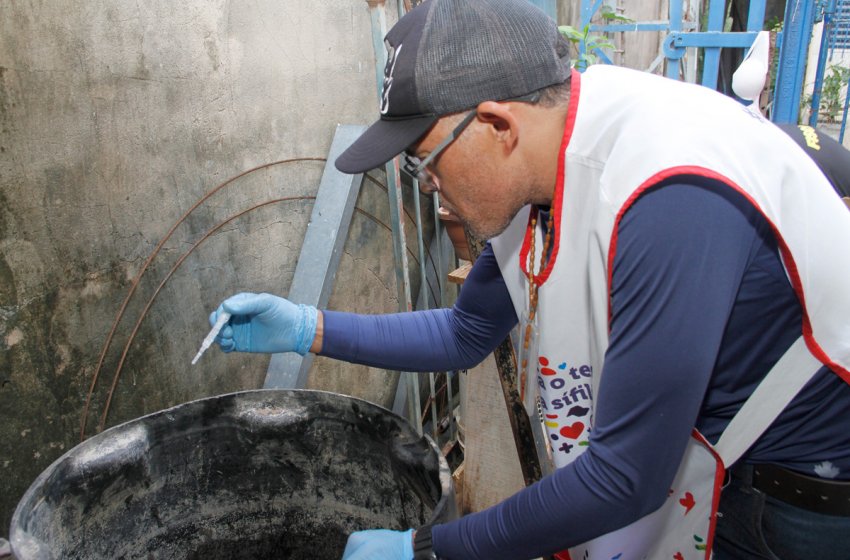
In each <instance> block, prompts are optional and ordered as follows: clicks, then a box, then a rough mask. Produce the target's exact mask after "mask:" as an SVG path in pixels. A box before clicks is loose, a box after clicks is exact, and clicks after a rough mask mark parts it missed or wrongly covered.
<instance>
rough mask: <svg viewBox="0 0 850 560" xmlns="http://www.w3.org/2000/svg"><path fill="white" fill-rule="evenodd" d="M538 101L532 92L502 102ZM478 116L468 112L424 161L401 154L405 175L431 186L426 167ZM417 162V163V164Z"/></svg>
mask: <svg viewBox="0 0 850 560" xmlns="http://www.w3.org/2000/svg"><path fill="white" fill-rule="evenodd" d="M539 100H540V91H533V92H531V93H529V94H526V95H521V96H519V97H512V98H510V99H505V100H503V101H505V102H507V101H520V102H524V103H536V102H537V101H539ZM477 114H478V109H477V108H476V109H472V110H471V111H469V112H468V113H467V114H466V116H464V117H463V120H461V121H460V123H458V125H457V126H456V127H454V129H453V130H452V131H451V132H450V133H449V135H448V136H446V137H445V138H444V139H443V141H442V142H440V143H439V144H437V146H436V147H435V148H434V149H433V150H431V153H430V154H428V155H427V156H425V159H423V160H420V159H419V158H418V157H416V156H414V155H411V154H410V153H408V152H407V150H405V151H403V152H402V153H401V155H402V157H403V158H404V163H403V164H402V166H401V168H402V169H403V170H404V172H405V173H407V174H408V175H410V177H411V178H412V179H413V180H415V181H417V182H419V183H420V184H431V183H433V181H432V180H431V177H433V173H431V172H429V171H428V170H427V167H428V165H430V164H431V162H432V161H434V159H435V158H436V157H437V156H438V155H440V153H441V152H442V151H443V150H445V149H446V148H448V147H449V144H451V143H452V142H454V141H455V140H456V139H457V137H458V136H460V133H461V132H463V131H464V129H466V127H468V126H469V123H471V122H472V119H474V118H475V115H477ZM417 162H418V163H417Z"/></svg>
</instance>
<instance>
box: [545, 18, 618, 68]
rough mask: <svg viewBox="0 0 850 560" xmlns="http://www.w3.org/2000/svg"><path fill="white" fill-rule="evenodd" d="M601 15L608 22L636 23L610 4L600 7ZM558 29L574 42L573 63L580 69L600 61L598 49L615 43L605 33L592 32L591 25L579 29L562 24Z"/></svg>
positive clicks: (608, 47) (612, 45)
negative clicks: (597, 53) (574, 53)
mask: <svg viewBox="0 0 850 560" xmlns="http://www.w3.org/2000/svg"><path fill="white" fill-rule="evenodd" d="M599 16H600V17H601V18H602V20H603V21H604V22H605V23H606V24H607V23H613V22H616V23H634V20H632V19H629V18H628V17H626V16H624V15H621V14H618V13H617V11H616V10H615V9H614V8H612V7H611V6H608V5H603V6H601V7H600V8H599ZM558 31H559V32H560V33H561V35H563V36H564V37H566V39H567V40H568V41H569V42H570V43H572V44H573V48H575V51H576V56H575V57H574V58H573V62H572V65H573V67H574V68H577V69H578V70H585V69H586V68H587V67H588V66H590V65H591V64H596V63H597V62H599V57H598V56H597V55H596V54H595V52H596V51H597V50H598V49H613V48H614V43H612V42H611V40H610V39H609V38H608V37H606V36H605V35H601V34H596V33H591V32H590V25H589V24H588V25H585V26H584V27H582V28H581V29H577V28H575V27H573V26H572V25H561V26H559V27H558Z"/></svg>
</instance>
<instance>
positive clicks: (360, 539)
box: [342, 529, 413, 560]
mask: <svg viewBox="0 0 850 560" xmlns="http://www.w3.org/2000/svg"><path fill="white" fill-rule="evenodd" d="M342 560H413V529H408V530H407V531H389V530H387V529H372V530H369V531H357V532H355V533H351V535H350V536H349V537H348V544H346V545H345V552H343V553H342Z"/></svg>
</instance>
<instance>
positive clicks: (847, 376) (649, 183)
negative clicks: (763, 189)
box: [608, 165, 850, 384]
mask: <svg viewBox="0 0 850 560" xmlns="http://www.w3.org/2000/svg"><path fill="white" fill-rule="evenodd" d="M676 175H699V176H702V177H708V178H710V179H715V180H717V181H720V182H722V183H724V184H725V185H727V186H728V187H730V188H732V189H735V191H737V192H738V193H739V194H741V195H742V196H743V197H744V198H746V199H747V201H749V203H750V204H752V205H753V207H754V208H755V209H756V210H758V211H759V213H761V215H762V216H764V219H765V220H767V223H768V224H770V229H771V230H773V235H774V237H776V241H777V243H778V245H779V251H780V253H781V255H782V263H783V264H784V266H785V271H786V272H787V273H788V277H789V278H790V280H791V287H792V288H794V292H795V293H796V294H797V299H798V300H799V301H800V307H801V308H802V312H803V338H804V339H805V341H806V346H807V347H808V349H809V352H811V353H812V355H813V356H814V357H815V358H817V359H818V361H820V362H821V363H822V364H824V365H826V366H827V367H828V368H829V369H831V370H832V371H834V372H835V373H836V374H838V375H839V376H840V377H841V378H842V379H843V380H844V381H845V382H846V383H848V384H850V371H848V370H846V369H844V368H843V367H841V366H840V365H839V364H838V363H836V362H835V361H833V360H832V359H830V357H829V356H827V354H826V352H824V350H823V349H822V348H821V347H820V345H819V344H818V343H817V341H816V340H815V339H814V336H813V335H812V324H811V321H810V320H809V313H808V309H807V308H806V300H805V297H804V296H803V287H802V282H801V281H800V273H799V272H798V270H797V263H796V262H794V259H793V257H792V256H791V251H790V250H789V249H788V245H787V244H786V243H785V239H783V238H782V236H781V235H780V234H779V230H778V229H777V227H776V225H775V224H774V223H773V222H772V221H771V220H770V219H769V218H768V217H767V215H766V214H765V213H764V211H762V209H761V207H760V206H759V205H758V204H757V203H756V201H755V200H754V199H753V198H752V197H751V196H750V195H749V193H747V192H746V191H745V190H744V189H742V188H741V187H740V186H738V185H737V184H736V183H735V182H734V181H732V180H731V179H729V178H728V177H725V176H724V175H722V174H720V173H718V172H716V171H713V170H711V169H708V168H705V167H700V166H695V165H683V166H679V167H671V168H669V169H664V170H662V171H659V172H658V173H656V174H655V175H653V176H652V177H650V178H649V179H647V180H646V181H644V182H643V183H642V184H641V185H640V186H639V187H638V188H637V189H636V190H635V191H634V192H633V193H632V194H631V196H629V198H628V199H627V200H626V202H625V203H624V204H623V206H622V207H621V208H620V210H619V211H618V212H617V218H616V220H614V230H613V231H612V233H611V243H610V245H609V246H608V329H609V331H610V328H611V313H612V311H611V305H612V303H611V285H612V277H613V273H614V256H615V255H616V253H617V233H618V231H619V228H620V220H621V219H622V217H623V214H625V213H626V211H627V210H628V209H629V208H631V206H632V204H634V202H635V200H637V199H638V198H639V197H640V196H641V195H642V194H643V193H644V192H645V191H646V190H647V189H650V188H652V187H654V186H655V185H657V184H658V183H660V182H661V181H663V180H664V179H669V178H670V177H674V176H676Z"/></svg>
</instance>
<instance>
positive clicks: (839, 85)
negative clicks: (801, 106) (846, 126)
mask: <svg viewBox="0 0 850 560" xmlns="http://www.w3.org/2000/svg"><path fill="white" fill-rule="evenodd" d="M848 79H850V68H845V67H843V66H838V65H837V64H831V65H830V66H829V72H828V73H827V75H826V76H824V78H823V85H822V86H821V92H820V103H819V104H818V119H819V120H821V121H824V122H828V123H832V122H837V120H838V115H839V114H841V113H842V112H843V111H844V99H843V98H842V96H841V90H842V89H843V88H844V87H845V85H847V80H848ZM806 104H807V105H808V106H809V107H811V106H812V96H811V95H807V96H806Z"/></svg>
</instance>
